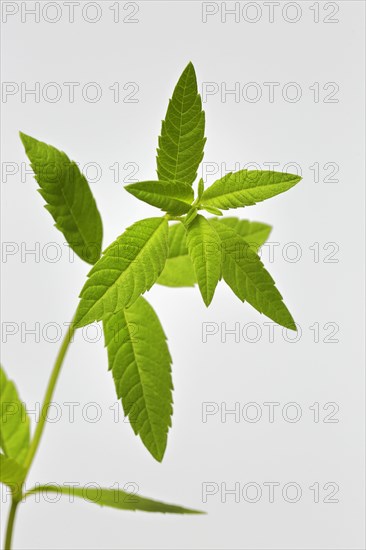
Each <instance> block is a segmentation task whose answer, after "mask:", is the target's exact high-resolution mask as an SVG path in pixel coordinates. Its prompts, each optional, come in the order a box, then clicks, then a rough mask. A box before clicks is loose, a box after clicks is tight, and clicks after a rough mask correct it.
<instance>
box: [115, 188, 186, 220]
mask: <svg viewBox="0 0 366 550" xmlns="http://www.w3.org/2000/svg"><path fill="white" fill-rule="evenodd" d="M125 189H126V190H127V191H128V192H129V193H131V195H134V197H136V198H138V199H140V200H142V201H145V202H147V203H148V204H151V205H152V206H157V207H158V208H160V209H161V210H164V211H165V212H168V213H169V214H173V215H174V216H180V215H181V214H185V213H186V212H188V210H189V209H190V207H191V203H192V201H193V198H194V194H193V189H192V187H191V186H190V185H188V183H182V182H175V183H172V182H169V181H140V182H138V183H131V184H130V185H126V187H125Z"/></svg>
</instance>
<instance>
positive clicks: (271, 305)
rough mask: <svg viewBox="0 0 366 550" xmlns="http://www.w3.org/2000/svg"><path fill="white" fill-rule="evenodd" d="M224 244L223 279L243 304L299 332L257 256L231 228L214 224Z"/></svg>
mask: <svg viewBox="0 0 366 550" xmlns="http://www.w3.org/2000/svg"><path fill="white" fill-rule="evenodd" d="M211 223H212V225H213V227H214V228H215V230H216V231H217V233H218V235H219V236H220V239H221V242H222V275H223V278H224V280H225V281H226V283H227V284H228V285H229V286H230V288H231V289H232V290H233V292H234V293H235V294H236V295H237V296H238V298H239V299H240V300H241V301H243V302H244V301H247V302H249V303H250V304H251V305H252V306H253V307H254V308H255V309H256V310H258V311H259V312H260V313H264V315H267V317H269V318H270V319H272V320H273V321H275V322H276V323H278V324H279V325H282V326H284V327H287V328H290V329H292V330H296V325H295V322H294V320H293V318H292V316H291V314H290V312H289V310H288V309H287V307H286V306H285V304H284V303H283V301H282V296H281V294H280V293H279V292H278V290H277V288H276V287H275V283H274V281H273V279H272V277H271V276H270V274H269V273H268V271H266V269H265V268H264V266H263V264H262V262H261V260H260V258H259V256H258V255H257V253H256V252H255V251H254V250H253V249H252V248H251V247H250V246H249V244H248V243H247V242H246V241H245V240H244V238H243V237H241V236H240V235H239V234H238V233H236V232H235V231H234V230H233V229H231V228H230V227H229V226H225V225H223V224H222V223H219V222H218V221H215V220H213V221H212V222H211Z"/></svg>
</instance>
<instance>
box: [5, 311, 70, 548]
mask: <svg viewBox="0 0 366 550" xmlns="http://www.w3.org/2000/svg"><path fill="white" fill-rule="evenodd" d="M75 330H76V329H75V327H74V322H73V320H72V321H71V323H70V325H69V327H68V329H67V332H66V334H65V336H64V339H63V341H62V344H61V347H60V349H59V352H58V354H57V357H56V361H55V364H54V366H53V369H52V373H51V377H50V379H49V381H48V386H47V389H46V393H45V396H44V400H43V404H42V408H41V414H40V418H39V421H38V424H37V427H36V430H35V432H34V436H33V438H32V441H31V444H30V446H29V450H28V454H27V456H26V459H25V462H24V468H25V475H24V481H25V479H26V477H27V475H28V472H29V469H30V467H31V466H32V463H33V460H34V456H35V454H36V452H37V449H38V447H39V444H40V441H41V437H42V434H43V430H44V428H45V424H46V418H47V412H48V407H49V405H50V403H51V400H52V397H53V393H54V391H55V387H56V383H57V380H58V377H59V374H60V371H61V367H62V365H63V362H64V359H65V356H66V352H67V350H68V347H69V345H70V342H71V341H72V338H73V336H74V334H75ZM20 492H21V491H20ZM20 498H21V497H20ZM19 502H20V499H18V498H14V496H13V498H12V503H11V508H10V512H9V517H8V523H7V527H6V535H5V550H11V540H12V536H13V529H14V519H15V512H16V509H17V506H18V504H19Z"/></svg>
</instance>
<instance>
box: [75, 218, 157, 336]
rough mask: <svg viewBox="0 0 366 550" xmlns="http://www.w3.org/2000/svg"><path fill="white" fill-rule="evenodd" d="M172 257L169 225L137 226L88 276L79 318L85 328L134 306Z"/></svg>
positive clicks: (153, 220)
mask: <svg viewBox="0 0 366 550" xmlns="http://www.w3.org/2000/svg"><path fill="white" fill-rule="evenodd" d="M167 254H168V221H167V220H166V218H147V219H145V220H141V221H139V222H136V223H134V224H133V225H131V227H129V228H128V229H127V230H126V231H125V232H124V233H123V234H122V235H120V236H119V237H118V238H117V239H116V240H115V241H114V242H113V243H112V244H111V245H110V246H109V247H108V248H107V249H106V250H105V251H104V252H103V256H102V257H101V259H100V260H99V261H98V262H97V263H96V264H95V266H94V267H93V268H92V269H91V271H90V272H89V274H88V280H87V281H86V283H85V285H84V287H83V289H82V291H81V293H80V302H79V307H78V309H77V312H76V316H75V326H76V327H82V326H84V325H88V324H89V323H93V322H94V321H101V320H102V319H105V318H106V316H107V315H108V314H110V313H115V312H117V311H119V310H120V309H123V308H126V307H129V306H131V305H132V304H133V303H134V302H135V300H137V298H138V297H139V296H140V294H143V293H144V292H145V291H146V290H149V289H150V288H151V287H152V285H153V284H154V283H155V281H156V280H157V278H158V277H159V275H160V273H161V272H162V270H163V268H164V264H165V260H166V257H167Z"/></svg>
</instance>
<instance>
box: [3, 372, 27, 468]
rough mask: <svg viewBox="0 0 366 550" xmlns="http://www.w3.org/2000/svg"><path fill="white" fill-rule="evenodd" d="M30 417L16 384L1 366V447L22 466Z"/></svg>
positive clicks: (6, 454) (25, 453)
mask: <svg viewBox="0 0 366 550" xmlns="http://www.w3.org/2000/svg"><path fill="white" fill-rule="evenodd" d="M29 424H30V423H29V417H28V415H27V412H26V410H25V406H24V404H23V403H22V402H21V401H20V399H19V396H18V392H17V390H16V387H15V385H14V383H13V382H12V381H11V380H9V379H8V378H7V377H6V374H5V371H4V369H3V368H2V367H1V366H0V447H1V449H2V450H3V452H4V454H5V456H6V457H7V458H12V459H14V460H15V461H16V462H17V463H18V464H20V465H22V464H23V462H24V459H25V457H26V455H27V452H28V448H29V439H30V429H29Z"/></svg>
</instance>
